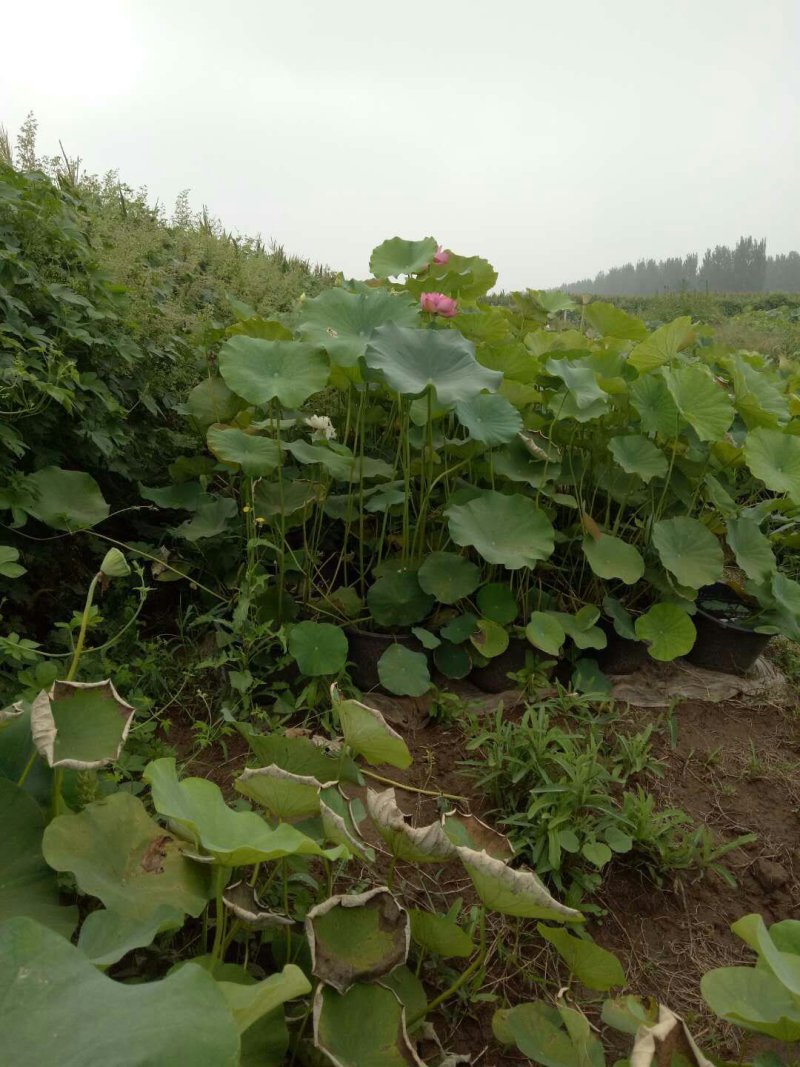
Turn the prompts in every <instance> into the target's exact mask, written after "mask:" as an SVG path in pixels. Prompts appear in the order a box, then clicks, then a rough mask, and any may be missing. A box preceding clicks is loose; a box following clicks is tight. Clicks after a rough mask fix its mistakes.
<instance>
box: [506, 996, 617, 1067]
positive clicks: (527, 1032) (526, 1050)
mask: <svg viewBox="0 0 800 1067" xmlns="http://www.w3.org/2000/svg"><path fill="white" fill-rule="evenodd" d="M492 1030H493V1031H494V1035H495V1037H496V1038H497V1040H498V1041H499V1042H501V1044H504V1045H516V1046H517V1048H518V1049H519V1050H520V1052H522V1053H523V1054H524V1055H525V1056H527V1057H528V1058H529V1059H531V1060H534V1061H535V1062H536V1063H541V1064H543V1065H544V1067H605V1056H604V1055H603V1046H602V1044H601V1043H600V1041H599V1039H598V1038H597V1037H596V1036H595V1035H594V1034H593V1033H592V1030H591V1027H590V1026H589V1022H588V1020H587V1019H586V1017H585V1016H584V1015H583V1014H582V1013H581V1012H579V1011H577V1010H576V1009H575V1008H570V1007H567V1006H566V1004H563V1003H559V1005H558V1006H557V1007H553V1005H551V1004H546V1003H545V1002H544V1001H542V1000H534V1001H529V1002H528V1003H527V1004H517V1005H515V1006H514V1007H513V1008H501V1009H500V1011H497V1012H495V1014H494V1017H493V1018H492Z"/></svg>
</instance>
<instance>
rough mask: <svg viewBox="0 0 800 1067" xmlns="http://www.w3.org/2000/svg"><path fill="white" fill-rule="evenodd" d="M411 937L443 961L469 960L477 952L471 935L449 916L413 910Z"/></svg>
mask: <svg viewBox="0 0 800 1067" xmlns="http://www.w3.org/2000/svg"><path fill="white" fill-rule="evenodd" d="M410 916H411V936H412V938H413V939H414V941H416V943H417V944H418V945H419V946H420V948H423V949H424V950H425V951H426V952H435V953H436V955H437V956H441V957H442V959H445V960H447V959H467V958H468V957H470V956H471V955H472V953H473V952H474V951H475V944H474V942H473V940H472V938H471V937H470V936H469V934H468V933H467V932H466V931H465V930H462V929H461V927H460V926H459V925H458V924H457V923H455V922H454V921H453V920H452V919H451V918H449V917H448V916H447V915H437V914H436V912H432V911H421V910H420V909H419V908H412V910H411V912H410Z"/></svg>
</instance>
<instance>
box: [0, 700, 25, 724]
mask: <svg viewBox="0 0 800 1067" xmlns="http://www.w3.org/2000/svg"><path fill="white" fill-rule="evenodd" d="M24 710H25V709H24V708H23V707H22V701H17V703H16V704H9V705H8V707H7V708H0V723H4V722H10V721H11V720H12V719H17V718H19V716H20V715H21V714H22V712H23V711H24Z"/></svg>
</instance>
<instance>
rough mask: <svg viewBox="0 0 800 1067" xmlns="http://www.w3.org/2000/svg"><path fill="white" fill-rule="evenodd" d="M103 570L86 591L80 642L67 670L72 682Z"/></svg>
mask: <svg viewBox="0 0 800 1067" xmlns="http://www.w3.org/2000/svg"><path fill="white" fill-rule="evenodd" d="M102 576H103V572H102V571H98V572H97V574H96V575H95V576H94V578H92V580H91V582H90V583H89V589H88V592H87V593H86V603H85V604H84V605H83V615H82V616H81V628H80V630H79V631H78V643H77V644H76V645H75V651H74V653H73V654H72V663H70V665H69V670H68V671H67V679H66V680H67V681H68V682H71V681H73V679H74V678H75V675H76V674H77V673H78V667H79V666H80V664H81V656H82V655H83V646H84V644H85V643H86V631H87V630H88V628H89V612H90V611H91V607H92V601H93V600H94V591H95V589H96V588H97V583H98V582H99V580H100V579H101V578H102Z"/></svg>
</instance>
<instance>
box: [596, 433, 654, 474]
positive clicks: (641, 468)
mask: <svg viewBox="0 0 800 1067" xmlns="http://www.w3.org/2000/svg"><path fill="white" fill-rule="evenodd" d="M608 450H609V452H610V453H611V455H612V456H613V457H614V459H615V460H616V461H617V463H619V465H620V467H622V469H623V470H624V471H626V472H627V473H628V474H638V475H639V477H640V478H641V479H642V481H643V482H649V481H650V480H651V479H652V478H662V477H663V476H664V475H665V474H666V473H667V470H668V467H669V464H668V463H667V457H666V456H665V455H664V453H663V452H662V451H661V449H660V448H657V447H656V446H655V445H654V444H653V442H652V441H651V440H650V439H649V438H648V437H645V436H644V435H643V434H640V433H632V434H626V435H625V436H624V437H612V438H611V440H610V441H609V442H608Z"/></svg>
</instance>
